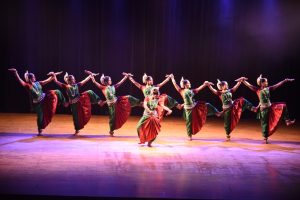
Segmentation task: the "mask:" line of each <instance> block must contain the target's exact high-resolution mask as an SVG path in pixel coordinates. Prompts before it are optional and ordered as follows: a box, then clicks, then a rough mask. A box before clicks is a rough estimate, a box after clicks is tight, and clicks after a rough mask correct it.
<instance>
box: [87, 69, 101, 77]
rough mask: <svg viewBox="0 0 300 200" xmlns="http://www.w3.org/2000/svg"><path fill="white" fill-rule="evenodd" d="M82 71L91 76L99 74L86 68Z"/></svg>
mask: <svg viewBox="0 0 300 200" xmlns="http://www.w3.org/2000/svg"><path fill="white" fill-rule="evenodd" d="M84 72H85V73H86V74H88V75H91V76H98V75H99V73H97V74H96V73H93V72H91V71H88V70H84Z"/></svg>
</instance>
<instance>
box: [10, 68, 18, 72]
mask: <svg viewBox="0 0 300 200" xmlns="http://www.w3.org/2000/svg"><path fill="white" fill-rule="evenodd" d="M8 71H11V72H13V73H16V72H17V70H16V69H15V68H10V69H8Z"/></svg>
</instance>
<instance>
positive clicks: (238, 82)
mask: <svg viewBox="0 0 300 200" xmlns="http://www.w3.org/2000/svg"><path fill="white" fill-rule="evenodd" d="M244 80H247V78H246V77H240V78H238V79H236V80H235V81H237V83H236V84H235V86H233V87H232V88H231V89H230V91H231V92H232V93H233V92H235V91H236V90H237V89H238V88H239V87H240V85H241V83H242V82H243V81H244Z"/></svg>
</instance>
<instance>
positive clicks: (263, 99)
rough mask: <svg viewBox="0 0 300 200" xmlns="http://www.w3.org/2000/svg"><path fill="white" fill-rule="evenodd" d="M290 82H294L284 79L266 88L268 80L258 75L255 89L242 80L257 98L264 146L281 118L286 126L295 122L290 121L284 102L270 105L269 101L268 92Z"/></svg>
mask: <svg viewBox="0 0 300 200" xmlns="http://www.w3.org/2000/svg"><path fill="white" fill-rule="evenodd" d="M291 81H294V79H289V78H286V79H284V80H283V81H280V82H279V83H277V84H275V85H273V86H268V79H267V78H262V75H260V76H259V77H258V78H257V85H258V86H259V87H255V86H253V85H251V84H250V83H249V82H248V81H246V80H243V83H244V84H245V85H246V86H247V87H248V88H249V89H250V90H252V91H254V92H256V94H257V96H258V99H259V108H260V109H259V111H258V114H257V117H258V119H260V123H261V128H262V136H263V138H264V143H266V144H268V138H269V137H270V136H271V135H272V134H273V133H274V132H275V130H276V128H277V125H278V122H279V120H280V119H281V117H282V118H283V119H284V120H285V123H286V125H287V126H289V125H292V124H294V123H295V120H290V118H289V114H288V110H287V106H286V104H285V103H284V102H280V103H271V101H270V91H273V90H275V89H277V88H278V87H280V86H282V85H283V84H284V83H286V82H291Z"/></svg>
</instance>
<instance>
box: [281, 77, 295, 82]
mask: <svg viewBox="0 0 300 200" xmlns="http://www.w3.org/2000/svg"><path fill="white" fill-rule="evenodd" d="M294 80H295V79H294V78H286V79H284V81H285V82H292V81H294Z"/></svg>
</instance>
